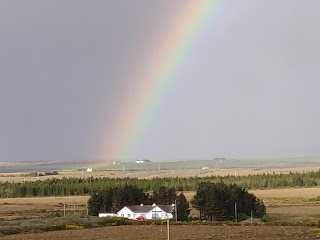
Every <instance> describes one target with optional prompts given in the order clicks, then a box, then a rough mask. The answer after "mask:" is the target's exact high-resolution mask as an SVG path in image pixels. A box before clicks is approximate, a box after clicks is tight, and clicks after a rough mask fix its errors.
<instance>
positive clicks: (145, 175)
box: [0, 166, 320, 182]
mask: <svg viewBox="0 0 320 240" xmlns="http://www.w3.org/2000/svg"><path fill="white" fill-rule="evenodd" d="M319 169H320V167H319V166H318V167H316V166H315V167H296V168H295V167H290V168H264V169H262V168H260V169H250V168H230V169H228V168H226V169H180V170H139V171H138V170H136V171H132V170H131V171H118V170H99V171H94V172H85V171H62V172H59V174H58V175H47V176H39V177H38V176H36V174H34V173H33V174H30V173H23V172H20V173H0V182H23V181H37V180H45V179H48V178H58V179H61V178H64V177H66V178H71V177H74V178H86V177H106V178H140V179H152V178H167V177H180V178H182V177H195V176H198V177H208V176H228V175H237V176H246V175H249V174H250V175H256V174H263V173H270V174H272V173H283V174H286V173H289V172H310V171H319Z"/></svg>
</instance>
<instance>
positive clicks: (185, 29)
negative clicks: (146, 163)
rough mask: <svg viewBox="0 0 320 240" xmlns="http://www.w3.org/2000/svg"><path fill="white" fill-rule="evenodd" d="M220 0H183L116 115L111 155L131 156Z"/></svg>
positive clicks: (118, 157) (118, 156)
mask: <svg viewBox="0 0 320 240" xmlns="http://www.w3.org/2000/svg"><path fill="white" fill-rule="evenodd" d="M219 2H220V1H219V0H189V1H184V2H183V4H184V5H183V6H182V7H181V8H180V12H179V13H178V14H177V15H175V19H172V21H171V24H172V25H171V26H170V27H168V32H167V33H166V34H165V35H164V37H163V39H159V40H160V41H159V43H158V44H157V50H158V51H157V53H156V54H154V55H153V57H152V59H147V62H146V63H144V64H142V66H141V69H142V73H141V74H140V75H139V76H137V77H136V80H137V83H136V84H137V85H136V88H135V91H134V92H133V93H132V98H131V99H129V100H128V101H127V102H126V107H125V108H124V109H123V110H124V111H123V113H122V114H121V115H120V116H119V118H118V119H117V123H116V126H115V127H114V130H115V132H114V133H112V134H110V135H109V136H112V138H113V139H112V142H113V146H111V147H110V148H109V147H108V149H112V150H111V151H112V152H109V153H108V155H109V156H113V157H114V158H117V159H125V158H132V157H133V156H131V154H132V152H133V151H134V149H135V148H136V147H137V146H138V145H139V143H140V142H141V141H142V139H143V137H144V135H145V133H146V131H147V130H148V129H149V125H151V123H152V122H153V121H152V120H153V116H154V113H155V111H157V109H158V108H159V105H160V103H161V102H162V101H163V99H162V96H163V95H164V94H165V92H166V89H167V88H169V87H170V86H171V84H173V83H172V81H174V75H175V74H176V73H177V72H178V71H179V70H180V69H181V66H182V63H183V62H184V60H185V59H186V58H187V57H188V53H189V52H190V50H191V49H192V45H193V42H194V41H195V40H196V39H197V38H198V37H199V36H200V35H201V33H202V32H203V30H204V29H205V26H206V23H207V22H208V21H209V19H210V17H211V16H212V14H213V13H214V11H215V9H216V7H217V5H219Z"/></svg>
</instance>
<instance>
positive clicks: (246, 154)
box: [0, 0, 320, 161]
mask: <svg viewBox="0 0 320 240" xmlns="http://www.w3.org/2000/svg"><path fill="white" fill-rule="evenodd" d="M194 1H198V0H194ZM183 4H185V1H184V0H174V1H172V0H161V1H160V0H159V1H149V0H110V1H103V0H101V1H99V0H93V1H89V0H86V1H84V0H69V1H63V0H60V1H59V0H57V1H56V0H55V1H54V0H51V1H49V0H29V1H23V0H20V1H18V0H2V1H0V161H30V160H86V159H88V160H89V159H101V160H102V159H113V158H114V157H115V156H109V155H108V146H107V145H108V144H106V143H107V142H108V141H106V140H105V138H108V139H109V141H110V139H112V137H113V136H109V135H108V133H110V132H114V131H112V130H114V129H112V128H114V121H115V120H116V119H117V117H118V116H119V114H120V112H121V109H120V108H121V107H122V106H123V102H124V101H125V99H127V98H126V96H127V94H128V93H130V87H132V86H133V85H134V84H135V82H134V81H135V80H134V78H131V77H130V76H131V75H133V74H134V73H135V71H137V69H136V68H138V65H137V62H141V61H143V60H145V59H148V54H150V49H152V48H155V47H157V46H154V44H155V42H157V41H156V40H157V37H158V36H159V33H161V32H164V31H165V30H166V28H169V27H170V25H171V23H170V19H173V18H172V16H174V15H175V13H176V12H177V11H178V10H179V9H180V8H181V7H182V6H183ZM319 9H320V1H318V0H277V1H267V0H226V1H223V2H221V3H220V4H218V7H217V9H216V11H215V13H214V16H212V17H211V18H210V22H209V23H208V24H207V26H206V27H205V29H204V32H203V33H202V35H201V36H199V37H198V38H197V39H196V40H195V42H194V43H193V45H192V47H191V49H190V51H189V52H188V53H187V57H186V59H185V61H184V63H183V66H182V67H181V69H180V71H179V72H178V74H177V75H176V76H175V77H176V79H175V81H174V82H175V84H174V85H173V86H171V88H168V89H167V91H166V92H165V93H164V96H163V99H162V101H161V104H160V106H159V109H156V111H155V116H154V118H153V119H152V122H151V123H150V127H149V128H148V129H147V131H146V135H145V137H144V138H143V139H142V140H141V142H139V144H137V147H136V149H135V150H134V152H133V153H132V156H129V157H130V158H132V159H135V158H149V159H152V160H182V159H211V158H213V157H227V158H273V157H300V156H320V139H319V138H320V127H319V123H320V110H319V106H318V105H319V103H320V94H319V89H320V81H319V80H320V72H319V71H320V66H319V65H320V47H319V43H320V15H319ZM138 70H141V69H138ZM119 131H121V130H120V129H119ZM102 144H106V146H102ZM101 149H105V150H103V151H102V150H101Z"/></svg>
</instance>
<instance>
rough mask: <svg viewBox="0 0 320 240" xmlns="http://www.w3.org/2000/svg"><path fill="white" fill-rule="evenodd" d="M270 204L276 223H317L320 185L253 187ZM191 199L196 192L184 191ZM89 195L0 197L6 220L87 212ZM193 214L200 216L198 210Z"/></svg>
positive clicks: (269, 207)
mask: <svg viewBox="0 0 320 240" xmlns="http://www.w3.org/2000/svg"><path fill="white" fill-rule="evenodd" d="M250 192H251V193H254V194H255V195H256V196H257V197H258V198H260V199H262V200H263V201H264V203H265V205H266V207H267V213H268V215H269V216H270V217H271V218H272V219H273V221H274V222H279V223H285V224H288V223H296V222H313V223H314V222H317V221H318V220H320V197H319V196H320V188H289V189H269V190H253V191H250ZM184 194H185V196H186V197H187V199H188V201H190V200H191V199H192V197H193V196H194V194H195V193H194V192H184ZM88 199H89V196H68V197H34V198H2V199H0V216H1V218H2V219H5V220H13V219H31V218H47V217H54V216H63V213H64V212H63V211H64V206H63V204H66V214H67V215H69V216H73V215H85V213H86V210H85V209H86V208H85V204H86V203H87V201H88ZM191 214H192V216H194V217H197V216H198V212H197V211H196V210H195V209H192V211H191Z"/></svg>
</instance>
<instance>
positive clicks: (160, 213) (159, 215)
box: [117, 204, 174, 219]
mask: <svg viewBox="0 0 320 240" xmlns="http://www.w3.org/2000/svg"><path fill="white" fill-rule="evenodd" d="M173 211H174V205H156V204H152V205H143V204H141V205H134V206H125V207H123V208H122V209H121V210H120V211H119V212H118V213H117V216H118V217H124V218H129V219H167V218H169V219H172V218H173Z"/></svg>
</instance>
